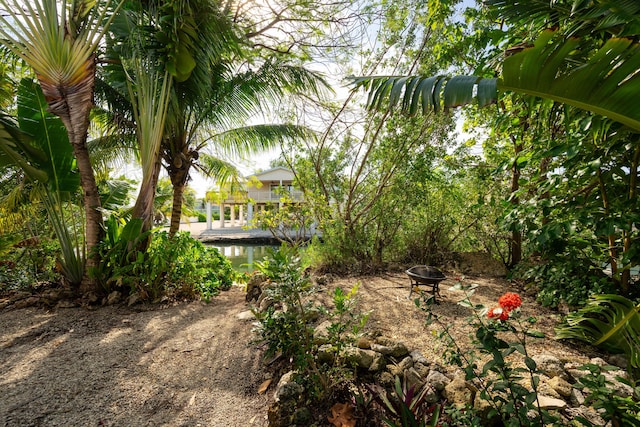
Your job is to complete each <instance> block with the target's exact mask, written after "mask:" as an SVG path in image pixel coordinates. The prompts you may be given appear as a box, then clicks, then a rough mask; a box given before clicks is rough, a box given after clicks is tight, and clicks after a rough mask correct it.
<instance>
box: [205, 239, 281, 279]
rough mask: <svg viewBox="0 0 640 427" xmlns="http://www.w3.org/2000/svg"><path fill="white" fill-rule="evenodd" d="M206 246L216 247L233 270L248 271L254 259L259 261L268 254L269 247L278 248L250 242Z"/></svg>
mask: <svg viewBox="0 0 640 427" xmlns="http://www.w3.org/2000/svg"><path fill="white" fill-rule="evenodd" d="M207 246H212V247H214V248H216V249H218V250H219V251H220V253H221V254H223V255H224V256H226V257H227V258H229V261H231V265H233V268H234V270H236V271H240V272H249V273H250V272H252V271H253V270H254V268H253V262H254V261H261V260H262V258H264V257H265V256H267V255H268V250H269V249H270V248H272V249H277V248H278V246H273V245H264V244H252V243H209V244H207Z"/></svg>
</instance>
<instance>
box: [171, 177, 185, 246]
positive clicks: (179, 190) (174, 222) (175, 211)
mask: <svg viewBox="0 0 640 427" xmlns="http://www.w3.org/2000/svg"><path fill="white" fill-rule="evenodd" d="M185 186H186V184H174V185H173V206H172V208H171V225H170V226H169V237H173V236H175V235H176V233H177V232H178V231H179V230H180V218H182V196H183V194H184V188H185Z"/></svg>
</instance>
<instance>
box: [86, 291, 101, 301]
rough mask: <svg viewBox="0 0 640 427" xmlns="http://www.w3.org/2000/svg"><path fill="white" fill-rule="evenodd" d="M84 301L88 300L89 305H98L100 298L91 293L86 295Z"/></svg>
mask: <svg viewBox="0 0 640 427" xmlns="http://www.w3.org/2000/svg"><path fill="white" fill-rule="evenodd" d="M84 299H86V300H87V302H88V303H89V304H96V303H97V302H98V300H99V299H100V298H98V294H96V293H95V292H93V291H91V292H87V293H86V294H84Z"/></svg>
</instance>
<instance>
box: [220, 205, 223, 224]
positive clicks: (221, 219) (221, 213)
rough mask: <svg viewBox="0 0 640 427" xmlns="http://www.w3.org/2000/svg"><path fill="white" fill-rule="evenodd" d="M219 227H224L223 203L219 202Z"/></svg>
mask: <svg viewBox="0 0 640 427" xmlns="http://www.w3.org/2000/svg"><path fill="white" fill-rule="evenodd" d="M220 228H224V203H220Z"/></svg>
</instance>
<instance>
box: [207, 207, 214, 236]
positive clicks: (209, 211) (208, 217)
mask: <svg viewBox="0 0 640 427" xmlns="http://www.w3.org/2000/svg"><path fill="white" fill-rule="evenodd" d="M206 209H207V230H211V229H212V228H213V227H212V226H211V202H207V205H206Z"/></svg>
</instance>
